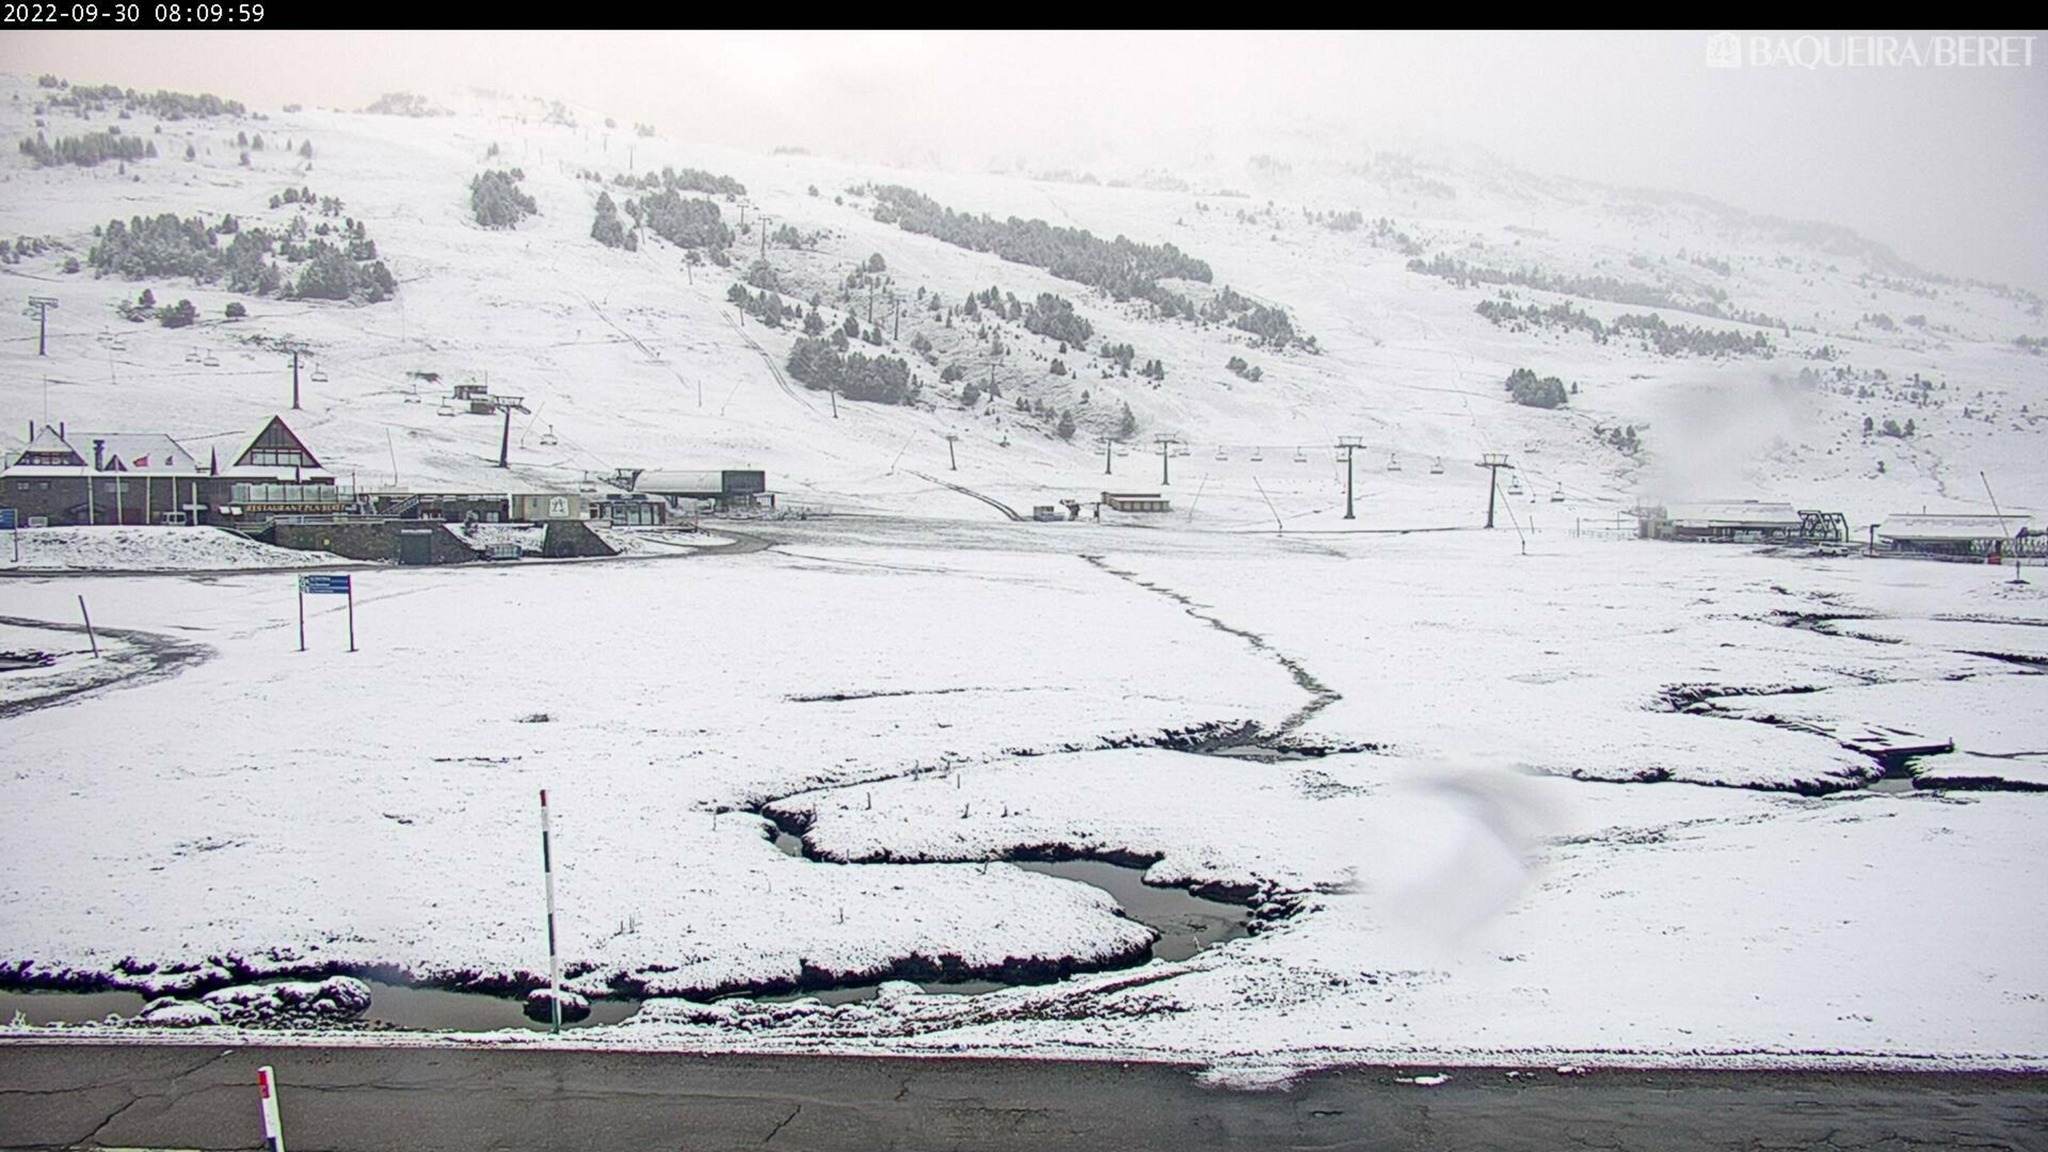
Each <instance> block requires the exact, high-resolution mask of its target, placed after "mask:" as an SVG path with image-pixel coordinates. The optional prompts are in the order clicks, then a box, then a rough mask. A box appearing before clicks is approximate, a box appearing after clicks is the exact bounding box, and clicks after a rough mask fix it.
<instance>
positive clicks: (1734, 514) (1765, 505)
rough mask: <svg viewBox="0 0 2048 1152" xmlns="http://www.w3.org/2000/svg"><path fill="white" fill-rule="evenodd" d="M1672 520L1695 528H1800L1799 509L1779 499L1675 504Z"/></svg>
mask: <svg viewBox="0 0 2048 1152" xmlns="http://www.w3.org/2000/svg"><path fill="white" fill-rule="evenodd" d="M1668 511H1669V517H1670V520H1671V523H1673V524H1684V525H1687V526H1690V527H1694V528H1797V527H1799V524H1800V520H1799V512H1798V510H1797V509H1795V508H1793V507H1792V506H1791V505H1790V504H1786V503H1783V502H1781V501H1776V500H1700V501H1695V502H1693V503H1689V504H1673V505H1672V506H1671V507H1670V509H1669V510H1668Z"/></svg>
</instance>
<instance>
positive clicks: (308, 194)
mask: <svg viewBox="0 0 2048 1152" xmlns="http://www.w3.org/2000/svg"><path fill="white" fill-rule="evenodd" d="M291 204H304V205H306V206H307V207H308V208H314V207H317V208H319V210H320V214H321V215H322V216H339V215H341V212H342V209H343V207H345V205H343V204H342V202H341V197H339V196H316V195H314V194H313V190H312V189H311V188H306V187H298V188H287V189H285V190H284V191H282V192H279V193H277V194H276V195H274V196H272V197H271V198H270V206H271V207H272V208H283V207H286V206H287V205H291Z"/></svg>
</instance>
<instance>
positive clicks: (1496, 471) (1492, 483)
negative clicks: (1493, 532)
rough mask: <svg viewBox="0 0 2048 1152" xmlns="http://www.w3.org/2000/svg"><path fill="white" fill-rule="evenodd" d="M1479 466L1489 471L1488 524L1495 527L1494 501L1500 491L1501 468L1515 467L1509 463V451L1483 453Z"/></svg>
mask: <svg viewBox="0 0 2048 1152" xmlns="http://www.w3.org/2000/svg"><path fill="white" fill-rule="evenodd" d="M1479 467H1481V468H1484V469H1486V473H1487V475H1486V526H1487V527H1488V528H1491V527H1493V501H1494V496H1495V494H1496V493H1498V492H1499V491H1500V470H1501V469H1503V468H1507V469H1513V468H1514V465H1513V464H1510V463H1508V457H1507V453H1505V452H1488V453H1486V454H1485V455H1483V456H1481V457H1480V458H1479Z"/></svg>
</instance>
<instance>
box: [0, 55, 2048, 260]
mask: <svg viewBox="0 0 2048 1152" xmlns="http://www.w3.org/2000/svg"><path fill="white" fill-rule="evenodd" d="M1749 35H1750V34H1747V33H1745V34H1744V40H1745V42H1747V40H1748V37H1749ZM1782 35H1783V34H1773V36H1782ZM2018 35H2031V34H2028V33H2021V34H2018ZM1910 39H1911V40H1912V41H1913V42H1914V44H1915V45H1916V46H1918V47H1919V48H1920V49H1922V50H1923V52H1925V53H1927V54H1930V55H1931V53H1932V52H1933V50H1934V48H1935V45H1934V43H1933V37H1931V36H1928V35H1925V34H1916V35H1913V36H1912V37H1910ZM1827 43H1828V47H1829V49H1830V50H1832V51H1834V52H1837V53H1842V52H1847V51H1850V50H1851V49H1852V45H1850V44H1849V43H1848V42H1847V38H1845V37H1841V36H1836V37H1833V38H1832V39H1831V40H1830V41H1828V42H1827ZM2032 47H2033V55H2034V61H2033V63H2032V64H2031V65H2030V66H2028V65H2022V66H2016V67H1983V66H1979V67H1944V66H1922V67H1913V66H1910V65H1902V66H1859V67H1829V66H1825V65H1824V66H1822V67H1817V68H1810V69H1809V68H1804V67H1799V66H1787V65H1784V64H1777V65H1769V66H1762V67H1759V66H1755V65H1753V64H1752V65H1751V66H1748V67H1744V68H1740V69H1721V68H1710V67H1708V66H1707V55H1708V53H1707V48H1708V34H1707V33H1705V32H1681V33H1670V32H1659V33H1647V34H1622V33H1615V34H1606V33H1515V34H1506V33H1475V34H1465V33H1425V32H1399V33H1385V34H1368V33H1357V34H1351V33H1347V34H1330V35H1320V34H1270V35H1262V34H1246V33H1235V32H1233V33H1227V34H1198V33H1187V34H1158V33H1041V32H1032V33H995V32H977V33H872V34H868V33H822V34H797V33H787V34H785V33H710V34H683V33H676V34H626V33H568V34H560V33H547V34H539V33H481V34H467V33H463V34H457V33H310V32H308V33H240V32H228V33H10V34H9V35H8V36H7V37H6V38H5V39H4V40H0V68H4V69H5V70H7V71H13V72H28V73H33V72H39V71H53V72H57V73H59V74H60V75H63V76H65V77H66V78H68V79H71V80H74V81H81V82H92V83H108V82H111V83H118V84H122V85H124V86H135V87H144V86H147V87H156V86H163V87H170V88H177V89H181V90H204V91H211V92H215V93H218V94H220V95H223V96H231V97H235V98H238V99H241V100H244V101H246V102H249V103H251V104H254V105H256V106H258V107H270V108H274V107H276V106H277V105H280V104H284V103H287V102H292V101H298V102H302V103H307V104H319V105H328V106H335V107H349V108H353V107H359V106H361V105H363V104H365V103H367V102H369V101H370V100H372V99H374V98H375V97H376V96H377V95H379V94H380V93H383V92H387V91H394V90H400V89H404V90H410V91H416V92H422V93H425V94H428V95H437V94H442V93H455V92H460V91H462V90H464V89H466V88H468V87H471V86H479V87H488V88H493V89H497V90H500V91H504V92H509V93H514V94H521V95H524V94H531V95H536V96H542V97H548V98H560V99H566V100H570V101H573V102H575V103H578V104H581V105H585V106H588V107H591V108H595V109H600V110H603V111H604V112H606V113H607V114H611V115H616V116H618V117H619V118H620V119H621V120H622V121H625V120H650V121H652V122H654V123H656V124H658V125H660V126H661V127H662V129H663V132H664V135H668V136H671V137H680V136H683V134H684V133H685V132H686V131H696V132H701V133H703V134H705V135H707V136H710V137H712V138H715V139H717V140H719V141H721V142H724V143H734V144H743V145H755V146H767V145H770V144H776V143H788V144H798V145H804V146H807V147H811V148H813V149H816V150H819V151H826V152H846V153H851V154H856V155H864V156H868V157H873V158H877V159H897V160H911V161H917V160H928V161H938V162H942V163H946V164H953V165H972V166H981V165H983V164H986V163H987V162H989V161H990V160H991V159H994V158H1007V159H1013V160H1014V159H1017V158H1023V159H1026V160H1027V161H1029V162H1031V163H1032V164H1033V165H1034V166H1045V167H1054V166H1077V167H1094V168H1097V169H1100V170H1104V171H1107V170H1111V169H1112V168H1114V167H1117V166H1118V165H1117V164H1116V163H1115V161H1116V160H1117V159H1124V160H1128V161H1134V162H1135V163H1133V164H1130V165H1129V166H1131V167H1143V166H1146V165H1151V164H1158V165H1172V164H1173V163H1175V162H1176V161H1185V160H1187V159H1188V158H1189V157H1191V156H1194V155H1197V154H1200V153H1201V152H1204V151H1210V152H1214V153H1215V154H1217V155H1219V156H1221V157H1224V158H1226V159H1241V158H1242V156H1243V155H1245V154H1247V153H1248V152H1251V151H1256V150H1258V147H1259V142H1260V140H1261V139H1262V138H1269V136H1270V133H1272V132H1273V131H1275V130H1276V129H1279V128H1283V127H1288V126H1298V125H1301V124H1303V123H1313V124H1315V125H1318V126H1319V127H1327V128H1329V129H1332V130H1333V131H1342V132H1343V133H1345V135H1346V138H1352V139H1364V140H1366V141H1368V142H1372V143H1375V144H1380V145H1395V146H1410V147H1412V146H1415V145H1417V144H1420V143H1433V144H1441V145H1444V146H1447V147H1470V146H1476V147H1477V148H1481V149H1485V150H1487V151H1489V152H1491V153H1494V154H1496V155H1498V156H1500V157H1502V158H1503V159H1505V160H1507V161H1509V162H1512V163H1514V164H1516V165H1518V166H1521V167H1525V168H1529V169H1531V170H1534V171H1538V172H1543V173H1548V174H1556V175H1568V176H1578V177H1583V178H1586V179H1591V180H1598V181H1602V182H1608V183H1616V184H1623V185H1630V186H1644V187H1653V188H1667V189H1673V190H1679V191H1688V192H1697V193H1702V194H1705V195H1709V196H1714V197H1717V198H1719V199H1723V200H1726V201H1729V202H1731V203H1734V204H1736V205H1739V206H1741V207H1744V208H1749V209H1752V210H1757V211H1764V212H1771V213H1775V214H1779V215H1785V216H1794V217H1801V218H1809V219H1817V220H1825V221H1830V222H1833V223H1839V224H1845V225H1848V226H1850V227H1853V228H1856V229H1858V230H1859V231H1862V232H1864V233H1866V234H1867V235H1870V236H1872V237H1874V238H1876V239H1879V240H1882V241H1884V242H1886V243H1889V244H1891V245H1892V246H1893V247H1894V248H1896V249H1897V250H1898V251H1899V252H1900V254H1901V255H1903V256H1905V257H1907V258H1908V259H1910V260H1913V261H1914V262H1916V263H1919V264H1922V265H1924V266H1927V267H1930V268H1933V269H1936V270H1939V271H1944V272H1951V273H1956V274H1963V275H1978V276H1985V277H1989V278H1993V279H1999V280H2005V281H2008V282H2014V283H2022V284H2026V285H2028V286H2030V287H2034V288H2036V289H2042V290H2048V131H2044V128H2048V35H2044V36H2039V37H2037V38H2036V39H2035V41H2034V42H2033V45H2032Z"/></svg>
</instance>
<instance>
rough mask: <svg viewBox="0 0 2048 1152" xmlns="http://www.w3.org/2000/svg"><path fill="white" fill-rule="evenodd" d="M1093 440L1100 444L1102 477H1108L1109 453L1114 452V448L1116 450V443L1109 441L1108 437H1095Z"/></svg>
mask: <svg viewBox="0 0 2048 1152" xmlns="http://www.w3.org/2000/svg"><path fill="white" fill-rule="evenodd" d="M1095 440H1096V443H1098V444H1101V445H1102V474H1103V475H1104V476H1107V475H1109V474H1110V470H1109V462H1110V453H1111V452H1112V451H1114V450H1115V448H1116V441H1114V440H1111V439H1110V438H1109V437H1107V436H1097V437H1096V438H1095Z"/></svg>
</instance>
